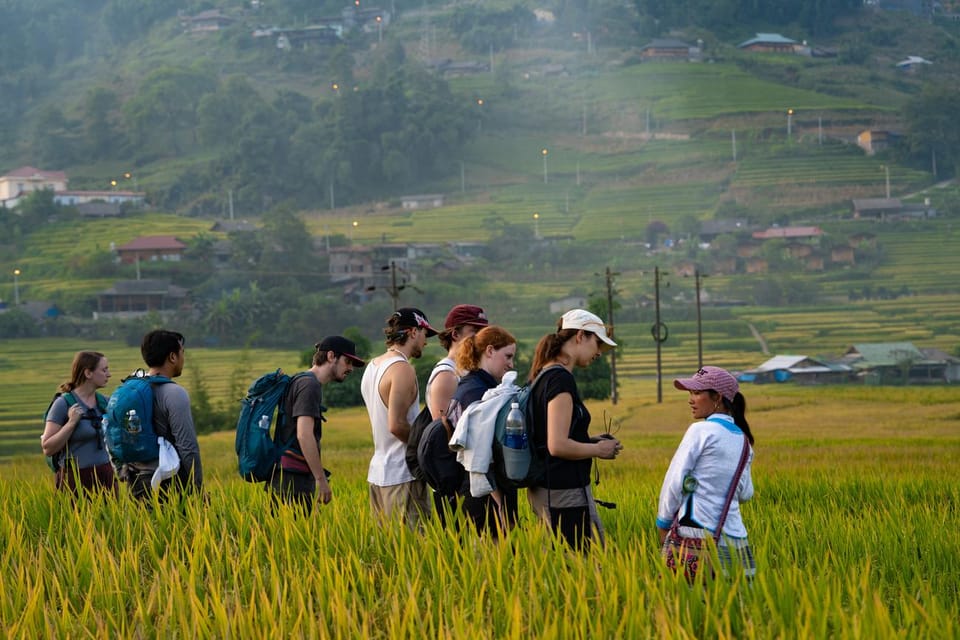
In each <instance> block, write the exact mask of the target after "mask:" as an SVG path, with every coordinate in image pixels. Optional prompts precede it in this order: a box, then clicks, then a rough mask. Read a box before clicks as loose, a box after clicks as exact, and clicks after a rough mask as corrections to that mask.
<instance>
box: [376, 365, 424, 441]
mask: <svg viewBox="0 0 960 640" xmlns="http://www.w3.org/2000/svg"><path fill="white" fill-rule="evenodd" d="M388 376H389V385H390V388H389V391H388V393H387V429H388V430H389V431H390V433H392V434H393V435H394V437H396V438H397V439H398V440H401V441H403V442H406V441H407V439H408V438H409V437H410V423H409V422H408V421H407V412H408V411H409V410H410V407H411V406H413V403H414V402H416V401H417V373H416V371H415V370H414V368H413V365H411V364H408V363H404V362H398V363H396V364H394V365H392V366H391V367H390V369H389V370H388V371H387V373H386V374H384V378H387V377H388Z"/></svg>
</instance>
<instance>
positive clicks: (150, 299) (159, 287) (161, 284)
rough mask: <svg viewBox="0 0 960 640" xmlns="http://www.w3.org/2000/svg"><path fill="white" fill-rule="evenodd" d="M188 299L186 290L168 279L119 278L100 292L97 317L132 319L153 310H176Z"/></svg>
mask: <svg viewBox="0 0 960 640" xmlns="http://www.w3.org/2000/svg"><path fill="white" fill-rule="evenodd" d="M186 299H187V290H186V289H184V288H182V287H177V286H175V285H172V284H170V283H169V282H167V281H165V280H120V281H118V282H115V283H114V285H113V286H112V287H111V288H109V289H107V290H106V291H101V292H100V293H99V294H98V295H97V310H96V311H95V312H94V314H93V318H94V320H97V319H100V318H110V317H125V318H132V317H138V316H142V315H146V314H148V313H150V312H157V313H161V314H163V313H174V312H177V311H179V310H180V309H181V308H182V307H183V304H184V302H185V301H186Z"/></svg>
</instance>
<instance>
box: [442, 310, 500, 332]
mask: <svg viewBox="0 0 960 640" xmlns="http://www.w3.org/2000/svg"><path fill="white" fill-rule="evenodd" d="M462 324H471V325H473V326H475V327H485V326H487V325H489V324H490V321H489V320H487V314H486V313H484V311H483V309H482V308H480V307H477V306H475V305H472V304H458V305H457V306H455V307H454V308H453V309H450V313H448V314H447V320H446V322H444V323H443V326H444V328H446V329H453V328H454V327H459V326H460V325H462Z"/></svg>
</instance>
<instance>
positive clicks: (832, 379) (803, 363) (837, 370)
mask: <svg viewBox="0 0 960 640" xmlns="http://www.w3.org/2000/svg"><path fill="white" fill-rule="evenodd" d="M737 379H738V380H740V381H741V382H756V383H766V382H788V381H789V382H796V383H798V384H825V383H838V382H849V381H850V380H852V379H854V376H853V369H852V368H851V367H850V366H849V365H847V364H842V363H830V362H826V361H823V360H818V359H816V358H811V357H809V356H801V355H778V356H774V357H772V358H770V359H769V360H767V361H766V362H764V363H763V364H761V365H760V366H758V367H756V368H755V369H748V370H747V371H744V372H743V373H741V374H740V375H739V376H737Z"/></svg>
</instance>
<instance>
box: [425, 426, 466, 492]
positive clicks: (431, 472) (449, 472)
mask: <svg viewBox="0 0 960 640" xmlns="http://www.w3.org/2000/svg"><path fill="white" fill-rule="evenodd" d="M451 435H452V431H451V430H450V428H449V427H448V426H447V420H446V417H445V416H441V417H439V418H437V419H436V420H432V421H431V422H430V423H429V424H428V425H427V426H426V427H425V428H424V429H423V433H422V435H421V437H420V440H419V443H418V446H417V463H418V468H419V470H420V473H421V475H422V476H423V480H425V481H426V483H427V484H428V485H430V487H431V488H432V489H433V490H434V491H435V492H436V493H437V494H438V495H441V496H452V495H456V493H457V490H458V489H459V488H460V487H461V486H463V483H464V480H465V479H466V474H467V472H466V470H465V469H464V468H463V465H461V464H460V463H459V462H457V453H456V452H455V451H452V450H451V449H450V444H449V443H450V437H451Z"/></svg>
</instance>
